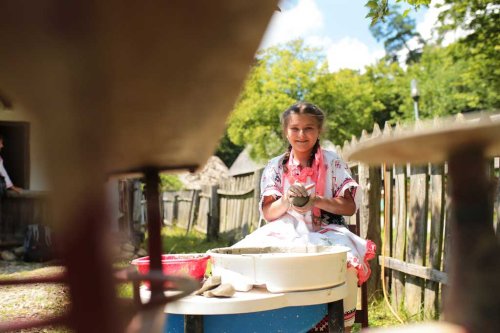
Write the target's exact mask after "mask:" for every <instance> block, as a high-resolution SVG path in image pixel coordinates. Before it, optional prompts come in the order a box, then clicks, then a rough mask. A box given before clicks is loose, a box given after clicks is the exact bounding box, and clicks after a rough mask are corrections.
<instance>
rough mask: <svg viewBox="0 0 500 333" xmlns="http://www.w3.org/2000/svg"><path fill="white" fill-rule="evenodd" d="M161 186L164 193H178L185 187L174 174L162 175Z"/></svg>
mask: <svg viewBox="0 0 500 333" xmlns="http://www.w3.org/2000/svg"><path fill="white" fill-rule="evenodd" d="M160 184H161V185H160V187H161V190H162V191H178V190H180V189H182V188H183V187H184V185H183V184H182V182H181V181H180V179H179V176H177V175H172V174H160Z"/></svg>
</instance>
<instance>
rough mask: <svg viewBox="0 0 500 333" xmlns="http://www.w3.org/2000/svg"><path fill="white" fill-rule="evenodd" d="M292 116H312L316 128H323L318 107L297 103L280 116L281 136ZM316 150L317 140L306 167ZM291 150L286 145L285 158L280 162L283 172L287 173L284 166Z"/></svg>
mask: <svg viewBox="0 0 500 333" xmlns="http://www.w3.org/2000/svg"><path fill="white" fill-rule="evenodd" d="M292 114H306V115H309V116H313V117H314V118H316V121H317V122H318V127H319V128H320V129H322V128H323V124H324V122H325V113H324V112H323V111H322V110H321V109H320V108H319V107H317V106H316V105H314V104H312V103H307V102H298V103H295V104H293V105H292V106H290V107H289V108H288V109H286V110H285V112H283V113H282V114H281V118H280V121H281V126H282V129H283V134H285V133H286V129H287V126H288V122H289V120H290V116H291V115H292ZM318 148H319V139H318V141H316V144H315V145H314V147H313V149H312V151H311V157H310V158H309V161H308V163H307V166H311V165H312V162H313V161H314V155H316V152H317V151H318ZM291 150H292V146H291V145H288V149H287V151H286V153H285V156H284V158H283V161H282V164H283V169H284V171H285V172H287V167H286V165H287V163H288V160H289V159H290V152H291Z"/></svg>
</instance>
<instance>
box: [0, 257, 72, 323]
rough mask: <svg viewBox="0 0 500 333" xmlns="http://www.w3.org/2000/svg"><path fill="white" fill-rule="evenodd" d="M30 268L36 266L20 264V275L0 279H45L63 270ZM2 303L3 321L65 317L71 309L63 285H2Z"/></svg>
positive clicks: (0, 311) (0, 290) (16, 273)
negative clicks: (67, 310) (64, 313)
mask: <svg viewBox="0 0 500 333" xmlns="http://www.w3.org/2000/svg"><path fill="white" fill-rule="evenodd" d="M30 266H31V267H33V265H31V264H26V263H19V265H18V267H16V270H17V269H18V270H19V271H18V272H15V273H9V272H8V273H6V274H0V279H2V280H5V279H22V278H29V277H43V276H49V275H52V274H56V273H60V272H61V271H63V268H62V267H60V266H47V267H42V265H40V264H38V265H35V269H31V270H30ZM2 268H5V267H2ZM7 268H8V267H7ZM7 271H8V270H7ZM0 304H1V306H0V321H11V320H15V321H21V320H30V319H39V318H43V317H46V316H55V315H59V314H62V313H63V312H64V311H65V310H66V309H67V308H68V307H69V306H70V301H69V295H68V288H67V287H65V286H63V285H61V284H30V285H23V286H21V285H17V286H0ZM20 332H25V333H28V332H30V333H32V332H43V333H45V332H61V333H62V332H70V331H69V330H68V329H66V328H64V327H46V328H39V329H30V330H22V331H20Z"/></svg>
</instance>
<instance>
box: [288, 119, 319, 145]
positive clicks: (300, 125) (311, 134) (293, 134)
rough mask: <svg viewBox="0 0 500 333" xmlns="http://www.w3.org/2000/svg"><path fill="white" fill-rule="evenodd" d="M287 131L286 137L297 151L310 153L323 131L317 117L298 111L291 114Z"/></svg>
mask: <svg viewBox="0 0 500 333" xmlns="http://www.w3.org/2000/svg"><path fill="white" fill-rule="evenodd" d="M285 131H286V138H287V139H288V142H290V144H291V145H292V149H293V151H294V152H296V153H310V152H311V150H312V149H313V147H314V145H315V144H316V141H317V140H318V137H319V134H320V133H321V129H320V127H319V124H318V121H317V120H316V117H314V116H312V115H309V114H297V113H292V114H291V115H290V116H289V119H288V124H287V126H286V129H285Z"/></svg>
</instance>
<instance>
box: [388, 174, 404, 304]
mask: <svg viewBox="0 0 500 333" xmlns="http://www.w3.org/2000/svg"><path fill="white" fill-rule="evenodd" d="M394 169H395V170H394V174H395V178H396V179H395V193H394V197H395V198H396V199H395V200H396V203H397V205H394V217H395V218H394V222H395V226H394V231H395V234H394V242H393V250H392V253H393V257H394V258H395V259H399V260H401V261H404V260H405V240H406V165H397V166H395V167H394ZM404 283H405V275H404V274H403V273H401V272H399V271H396V270H392V287H391V300H392V302H391V303H392V306H393V307H394V308H395V309H398V308H399V307H400V306H401V305H402V304H403V300H404V294H403V290H404Z"/></svg>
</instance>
